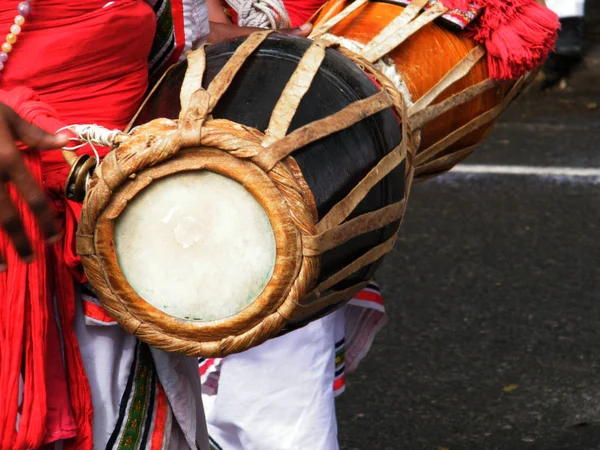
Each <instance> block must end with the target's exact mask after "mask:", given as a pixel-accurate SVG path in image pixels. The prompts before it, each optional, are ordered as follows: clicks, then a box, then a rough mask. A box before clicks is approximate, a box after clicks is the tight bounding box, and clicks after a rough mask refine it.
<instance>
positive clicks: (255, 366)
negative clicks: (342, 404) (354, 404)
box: [203, 311, 343, 450]
mask: <svg viewBox="0 0 600 450" xmlns="http://www.w3.org/2000/svg"><path fill="white" fill-rule="evenodd" d="M339 314H340V312H339V311H338V312H336V313H333V314H330V315H329V316H326V317H324V318H323V319H320V320H317V321H315V322H313V323H311V324H309V325H307V326H306V327H304V328H302V329H300V330H297V331H294V332H292V333H289V334H287V335H285V336H281V337H278V338H276V339H272V340H270V341H268V342H265V343H264V344H262V345H260V346H258V347H255V348H252V349H250V350H246V351H245V352H242V353H239V354H235V355H231V356H227V357H226V358H224V359H223V361H222V367H221V374H220V378H219V391H218V394H217V395H214V396H211V395H205V396H203V400H204V407H205V411H206V419H207V421H208V430H209V434H210V436H211V438H212V439H213V441H212V442H211V444H212V445H213V448H216V449H222V450H305V449H306V450H337V449H338V442H337V422H336V417H335V401H334V392H333V388H332V386H333V380H334V370H333V366H334V359H335V355H334V348H333V342H334V332H335V328H336V318H338V320H337V322H339V323H342V324H343V316H342V317H339ZM340 318H341V319H342V320H341V321H340V320H339V319H340Z"/></svg>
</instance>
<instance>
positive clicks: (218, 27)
mask: <svg viewBox="0 0 600 450" xmlns="http://www.w3.org/2000/svg"><path fill="white" fill-rule="evenodd" d="M262 30H263V29H262V28H253V27H237V26H235V25H234V24H232V23H222V22H210V34H209V35H208V42H209V43H211V44H217V43H219V42H224V41H228V40H230V39H234V38H237V37H241V36H249V35H250V34H252V33H254V32H256V31H262ZM311 30H312V25H311V24H310V23H305V24H304V25H301V26H299V27H298V28H285V29H282V30H276V31H277V33H283V34H289V35H290V36H300V37H307V36H308V35H309V34H310V32H311Z"/></svg>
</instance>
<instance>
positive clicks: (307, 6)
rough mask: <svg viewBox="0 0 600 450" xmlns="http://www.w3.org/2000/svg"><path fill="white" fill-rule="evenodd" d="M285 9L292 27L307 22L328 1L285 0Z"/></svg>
mask: <svg viewBox="0 0 600 450" xmlns="http://www.w3.org/2000/svg"><path fill="white" fill-rule="evenodd" d="M283 3H284V5H285V9H286V11H287V13H288V16H289V17H290V23H291V25H292V28H297V27H299V26H300V25H302V24H305V23H306V22H308V21H309V19H310V18H311V17H312V16H313V14H314V13H316V12H317V10H318V9H319V8H320V7H321V6H323V5H324V4H325V3H326V2H325V1H323V0H285V1H284V2H283Z"/></svg>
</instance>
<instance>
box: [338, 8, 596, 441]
mask: <svg viewBox="0 0 600 450" xmlns="http://www.w3.org/2000/svg"><path fill="white" fill-rule="evenodd" d="M571 28H573V27H571ZM572 32H574V33H575V34H577V30H575V31H572ZM584 42H585V58H584V59H583V60H580V58H579V57H578V56H577V55H573V54H571V55H567V56H566V59H565V56H564V55H562V57H561V55H558V56H555V57H553V58H552V59H551V60H550V61H549V62H548V64H547V66H546V71H545V76H540V79H539V80H538V81H537V83H536V84H535V85H534V86H532V87H531V88H530V89H529V90H528V92H527V93H526V94H524V95H523V96H521V98H520V99H519V100H518V101H517V102H515V103H514V104H513V105H512V106H511V107H510V109H509V110H508V111H507V112H505V114H504V115H503V116H502V119H501V121H500V123H498V124H497V125H496V127H495V129H494V131H493V132H492V134H491V135H490V136H489V137H488V139H487V140H486V141H485V143H484V144H483V145H481V146H480V147H479V149H478V150H477V151H476V152H475V153H474V154H473V155H472V156H471V157H470V158H468V159H467V161H466V162H465V164H463V165H462V166H459V167H458V168H457V169H456V170H454V171H452V172H450V173H448V174H446V175H443V176H441V177H438V178H437V179H434V180H430V181H427V182H424V183H422V184H419V185H416V186H415V187H414V189H413V191H412V194H411V199H410V202H409V207H408V214H407V216H406V219H405V222H404V225H403V228H402V231H401V237H400V240H399V243H398V244H397V245H396V248H395V250H394V252H393V253H392V254H390V255H389V257H388V258H387V259H386V261H385V263H384V265H383V267H382V268H381V269H380V271H379V275H378V282H379V283H380V285H381V288H382V290H383V294H384V298H385V301H386V307H387V309H388V312H389V315H390V321H389V323H388V324H387V325H386V327H385V328H384V329H383V331H381V332H380V334H379V335H378V337H377V339H376V341H375V344H374V346H373V349H372V351H371V353H370V354H369V356H368V357H367V359H366V360H365V361H364V362H363V363H362V365H361V366H360V367H359V369H358V372H357V373H355V374H351V375H350V376H349V378H348V387H347V390H346V393H345V394H344V395H342V396H341V397H340V399H339V401H338V403H337V408H338V417H339V422H340V441H341V445H342V448H343V449H348V450H357V449H360V450H363V449H377V450H383V449H393V450H397V449H402V450H420V449H433V450H446V449H447V450H458V449H486V450H487V449H507V450H508V449H510V450H512V449H517V450H519V449H525V450H534V449H535V450H597V449H600V1H598V0H588V2H587V5H586V17H585V41H584Z"/></svg>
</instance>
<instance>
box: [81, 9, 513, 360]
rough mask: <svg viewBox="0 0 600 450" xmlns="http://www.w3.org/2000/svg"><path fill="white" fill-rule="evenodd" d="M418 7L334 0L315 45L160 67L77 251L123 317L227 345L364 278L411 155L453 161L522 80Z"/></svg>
mask: <svg viewBox="0 0 600 450" xmlns="http://www.w3.org/2000/svg"><path fill="white" fill-rule="evenodd" d="M418 3H423V2H418V1H414V2H413V6H412V7H409V8H406V9H404V8H402V7H399V6H397V5H392V4H371V3H367V2H364V1H362V0H359V1H358V2H357V3H354V4H351V5H349V6H347V7H346V8H345V9H343V6H344V3H343V2H340V1H336V2H335V3H334V4H333V5H332V6H331V8H329V7H327V8H325V9H324V10H323V11H322V16H321V17H322V20H321V22H320V24H321V25H319V26H317V27H316V28H315V36H314V41H310V40H307V39H301V38H292V37H286V36H281V35H276V34H271V33H270V32H268V31H264V32H258V33H255V34H253V35H251V36H250V37H249V38H248V39H246V40H237V41H233V42H230V43H225V44H221V45H217V46H212V47H208V48H207V49H200V50H198V51H195V52H193V53H191V54H189V55H188V60H187V61H186V62H184V63H181V64H179V65H177V66H174V67H173V68H172V69H171V70H169V71H168V72H167V73H166V74H165V76H164V77H163V78H162V80H161V81H160V82H159V83H158V84H157V86H156V87H155V88H154V89H153V91H152V92H151V94H150V95H149V97H148V98H147V100H146V101H145V103H144V105H143V106H142V108H141V109H140V111H139V113H138V114H137V116H136V118H135V119H134V121H133V122H132V126H133V127H134V128H133V129H132V130H128V133H126V134H121V135H118V136H116V137H115V141H114V142H115V143H116V148H115V149H114V150H113V151H111V152H110V153H109V154H108V156H107V157H106V158H105V159H104V161H103V162H102V163H101V164H100V165H99V167H98V168H97V169H96V170H95V172H94V175H93V177H92V179H91V181H90V182H89V184H88V188H87V194H86V197H85V201H84V209H83V213H82V217H81V221H80V225H79V230H78V240H77V250H78V253H79V254H80V255H81V257H82V261H83V264H84V267H85V271H86V274H87V276H88V279H89V281H90V283H91V284H92V286H93V288H94V290H95V291H96V293H97V294H98V297H99V299H100V301H101V302H102V303H103V305H104V307H105V309H106V311H107V312H108V313H109V314H110V315H111V316H112V317H114V318H115V319H116V320H117V321H119V323H120V324H121V325H122V326H123V327H124V328H125V329H126V330H128V331H129V332H131V333H133V334H135V335H136V336H138V337H139V338H140V339H141V340H144V341H146V342H148V343H150V344H152V345H154V346H156V347H158V348H162V349H165V350H169V351H178V352H182V353H186V354H188V355H202V356H223V355H226V354H229V353H232V352H238V351H242V350H245V349H247V348H249V347H252V346H254V345H257V344H259V343H261V342H263V341H265V340H266V339H268V338H271V337H274V336H276V335H278V334H280V333H282V332H285V331H286V330H290V329H293V328H295V327H299V326H302V325H303V324H305V323H307V322H308V321H311V320H314V319H316V318H318V317H321V316H323V315H324V314H327V313H328V312H330V311H332V310H334V309H336V308H338V307H340V306H341V305H343V304H344V303H345V302H347V301H348V300H349V299H350V298H351V297H352V296H353V295H354V294H356V293H357V292H358V291H359V290H361V289H362V288H363V287H364V286H366V284H367V282H368V280H369V279H370V277H372V275H373V273H374V271H375V270H376V268H377V265H378V264H379V263H380V261H381V258H382V257H383V256H384V255H385V254H386V253H387V252H389V251H390V250H391V249H392V247H393V245H394V242H395V240H396V235H397V232H398V229H399V225H400V222H401V219H402V216H403V214H404V209H405V207H406V201H407V199H408V194H409V191H410V187H411V183H412V180H413V175H414V165H413V162H414V161H417V162H419V161H420V162H419V164H418V167H420V169H421V176H427V175H430V174H434V173H437V172H440V171H443V170H446V169H447V168H448V167H450V166H451V165H452V164H454V163H455V162H456V161H457V160H459V159H461V158H462V157H464V155H465V154H466V153H467V152H468V151H470V149H471V145H473V144H474V143H475V142H477V141H479V140H480V139H481V138H482V137H483V135H484V134H485V133H486V131H487V129H486V128H487V127H489V124H490V123H491V121H492V120H493V119H494V118H495V117H496V116H497V115H498V113H499V112H500V111H501V109H502V108H504V107H505V106H506V104H507V103H508V101H510V99H512V98H514V96H515V95H516V93H517V92H518V90H519V88H520V87H521V86H522V85H523V80H519V81H517V82H516V83H506V82H504V83H499V82H496V81H490V80H488V79H487V74H486V66H485V61H484V60H483V59H482V55H481V52H482V50H481V48H479V47H478V46H476V45H475V44H474V43H473V42H471V41H470V40H469V39H467V38H465V37H461V36H455V35H454V34H452V32H450V31H448V30H445V29H442V28H440V27H438V26H437V25H435V24H434V23H432V20H433V19H432V18H431V17H432V13H431V12H425V13H423V15H422V16H420V15H419V11H420V8H417V7H416V6H414V5H416V4H418ZM340 8H341V12H339V11H338V10H340ZM361 8H362V9H364V10H365V12H366V13H368V12H369V11H371V13H372V12H373V11H376V14H375V15H373V17H377V18H379V19H378V20H375V19H374V18H373V17H371V15H370V14H371V13H369V14H366V15H365V16H363V15H361ZM372 8H375V9H372ZM432 9H434V8H432ZM338 12H339V14H338V15H335V14H334V13H336V14H337V13H338ZM438 12H439V11H438ZM357 14H358V15H357ZM424 16H426V18H427V19H426V20H425V19H422V18H421V17H424ZM382 17H383V18H382ZM398 20H399V21H400V22H403V23H404V22H405V23H406V26H407V28H409V29H410V30H411V31H410V32H408V31H407V32H403V33H400V35H402V36H404V39H403V40H402V42H404V43H406V44H409V43H411V44H410V45H412V46H415V48H420V49H421V51H425V50H427V51H426V56H419V52H418V51H416V50H415V51H414V52H413V53H414V54H415V55H417V56H415V58H416V60H415V61H416V62H415V63H414V66H415V67H412V65H411V61H410V58H408V57H407V58H403V57H402V52H398V53H397V54H395V53H394V51H392V53H390V54H391V56H389V57H388V56H386V55H387V54H388V51H385V52H384V51H383V50H384V49H383V48H379V46H378V45H375V44H376V43H377V42H378V41H381V40H383V41H385V42H387V43H388V44H389V43H390V42H396V41H397V40H398V34H397V33H396V31H397V30H396V31H395V32H394V33H392V34H393V36H392V37H391V35H389V30H388V29H387V28H386V27H385V25H386V24H387V23H397V22H398ZM348 21H350V22H353V21H354V22H357V23H359V24H360V23H363V22H364V23H365V24H366V26H365V27H364V29H365V30H366V31H364V32H363V31H358V29H355V27H354V26H352V25H351V23H350V22H348ZM411 24H413V25H411ZM336 27H338V28H336ZM382 28H383V30H382V31H381V32H382V33H383V35H384V37H385V39H383V38H382V37H381V36H382V34H378V30H381V29H382ZM421 28H422V29H421ZM328 30H330V31H332V32H337V31H336V30H339V35H340V36H342V34H343V35H345V36H346V37H340V36H337V37H336V35H334V34H331V33H328ZM386 30H388V31H386ZM417 30H420V31H417ZM365 33H367V34H368V33H371V34H372V35H373V37H372V38H369V37H366V34H365ZM386 33H388V34H386ZM415 33H416V34H415ZM412 34H414V36H412V37H410V36H411V35H412ZM419 36H421V37H419ZM427 36H430V38H427ZM411 40H412V41H411ZM425 41H427V42H428V45H429V48H427V46H426V45H425ZM402 42H401V43H402ZM448 43H449V44H448ZM340 44H343V45H344V46H345V47H341V46H339V45H340ZM444 45H451V46H453V47H455V48H456V49H455V51H454V53H452V54H451V55H450V56H448V49H447V48H445V47H444ZM372 48H375V49H376V50H369V49H372ZM436 55H437V56H436ZM396 56H397V59H398V61H396V59H394V58H396ZM411 57H412V56H411ZM438 57H439V63H438V64H437V66H438V67H437V68H436V70H435V73H433V72H434V71H433V69H432V68H431V67H432V64H429V65H427V64H426V63H427V61H428V60H433V59H435V58H438ZM419 58H420V59H419ZM444 68H446V69H448V70H447V73H443V70H444ZM419 77H422V78H423V79H425V80H426V82H422V83H421V84H419V83H418V80H419ZM444 98H445V100H443V99H444ZM436 102H437V103H436ZM417 148H420V149H423V150H420V151H419V153H417ZM447 149H448V150H447ZM457 149H460V150H458V151H457ZM448 152H450V153H448ZM461 152H462V153H461ZM419 158H420V159H419ZM82 167H84V164H83V163H81V164H76V165H75V166H74V169H73V174H74V175H77V173H78V171H79V172H82V171H83V172H85V171H84V170H83V169H82ZM73 186H75V187H74V188H73ZM78 186H79V187H81V186H82V183H78V184H77V183H75V184H74V185H72V186H71V187H72V188H73V189H75V190H77V189H76V188H77V187H78ZM69 193H70V195H72V196H76V195H77V193H76V192H74V191H72V190H70V191H69Z"/></svg>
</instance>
